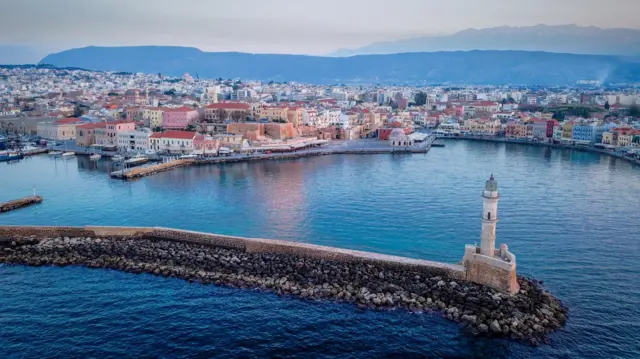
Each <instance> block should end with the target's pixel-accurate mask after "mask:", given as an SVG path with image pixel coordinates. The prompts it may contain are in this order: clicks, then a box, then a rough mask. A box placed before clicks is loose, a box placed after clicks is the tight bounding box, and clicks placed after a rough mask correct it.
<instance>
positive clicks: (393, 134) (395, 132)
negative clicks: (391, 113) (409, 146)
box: [389, 128, 406, 139]
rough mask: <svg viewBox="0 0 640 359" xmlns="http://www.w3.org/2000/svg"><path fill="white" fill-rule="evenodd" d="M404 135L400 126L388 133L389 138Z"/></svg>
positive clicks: (402, 136)
mask: <svg viewBox="0 0 640 359" xmlns="http://www.w3.org/2000/svg"><path fill="white" fill-rule="evenodd" d="M405 136H406V135H405V134H404V130H403V129H401V128H394V129H393V130H392V131H391V134H389V138H390V139H393V138H396V139H398V138H404V137H405Z"/></svg>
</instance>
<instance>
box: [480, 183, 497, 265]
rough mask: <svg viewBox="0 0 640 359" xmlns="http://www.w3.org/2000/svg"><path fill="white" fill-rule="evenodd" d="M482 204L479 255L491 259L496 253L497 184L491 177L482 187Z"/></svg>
mask: <svg viewBox="0 0 640 359" xmlns="http://www.w3.org/2000/svg"><path fill="white" fill-rule="evenodd" d="M482 198H483V200H484V204H483V206H482V234H481V241H480V254H482V255H485V256H488V257H493V256H494V255H495V252H496V224H497V223H498V199H500V195H499V194H498V182H496V180H495V179H494V178H493V175H491V177H490V178H489V180H488V181H487V182H486V183H485V185H484V191H483V192H482Z"/></svg>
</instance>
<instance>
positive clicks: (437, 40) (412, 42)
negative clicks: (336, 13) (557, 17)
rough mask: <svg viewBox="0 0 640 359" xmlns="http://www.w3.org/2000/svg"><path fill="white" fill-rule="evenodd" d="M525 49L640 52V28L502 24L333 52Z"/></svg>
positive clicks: (570, 51)
mask: <svg viewBox="0 0 640 359" xmlns="http://www.w3.org/2000/svg"><path fill="white" fill-rule="evenodd" d="M465 50H522V51H547V52H560V53H571V54H590V55H622V56H640V30H636V29H602V28H598V27H594V26H589V27H582V26H577V25H560V26H547V25H537V26H524V27H510V26H501V27H493V28H487V29H467V30H463V31H460V32H457V33H455V34H453V35H447V36H424V37H416V38H411V39H406V40H399V41H388V42H377V43H373V44H371V45H367V46H364V47H361V48H357V49H342V50H338V51H336V52H335V53H333V54H331V56H353V55H368V54H392V53H402V52H424V51H429V52H431V51H465Z"/></svg>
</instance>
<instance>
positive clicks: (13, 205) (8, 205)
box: [0, 196, 42, 213]
mask: <svg viewBox="0 0 640 359" xmlns="http://www.w3.org/2000/svg"><path fill="white" fill-rule="evenodd" d="M41 202H42V197H41V196H29V197H25V198H21V199H16V200H13V201H9V202H4V203H0V213H4V212H9V211H12V210H14V209H18V208H22V207H26V206H30V205H32V204H37V203H41Z"/></svg>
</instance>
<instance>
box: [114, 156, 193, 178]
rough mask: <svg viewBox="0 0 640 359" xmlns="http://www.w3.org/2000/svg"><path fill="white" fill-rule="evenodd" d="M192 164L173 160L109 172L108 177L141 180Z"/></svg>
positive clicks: (190, 161) (186, 160)
mask: <svg viewBox="0 0 640 359" xmlns="http://www.w3.org/2000/svg"><path fill="white" fill-rule="evenodd" d="M192 163H194V160H193V159H182V160H174V161H170V162H164V163H159V164H155V165H151V166H145V167H136V168H129V169H123V170H120V171H115V172H111V173H110V174H109V175H110V176H111V178H118V179H123V180H131V179H136V178H141V177H145V176H150V175H153V174H156V173H159V172H164V171H168V170H170V169H173V168H176V167H182V166H187V165H190V164H192Z"/></svg>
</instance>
